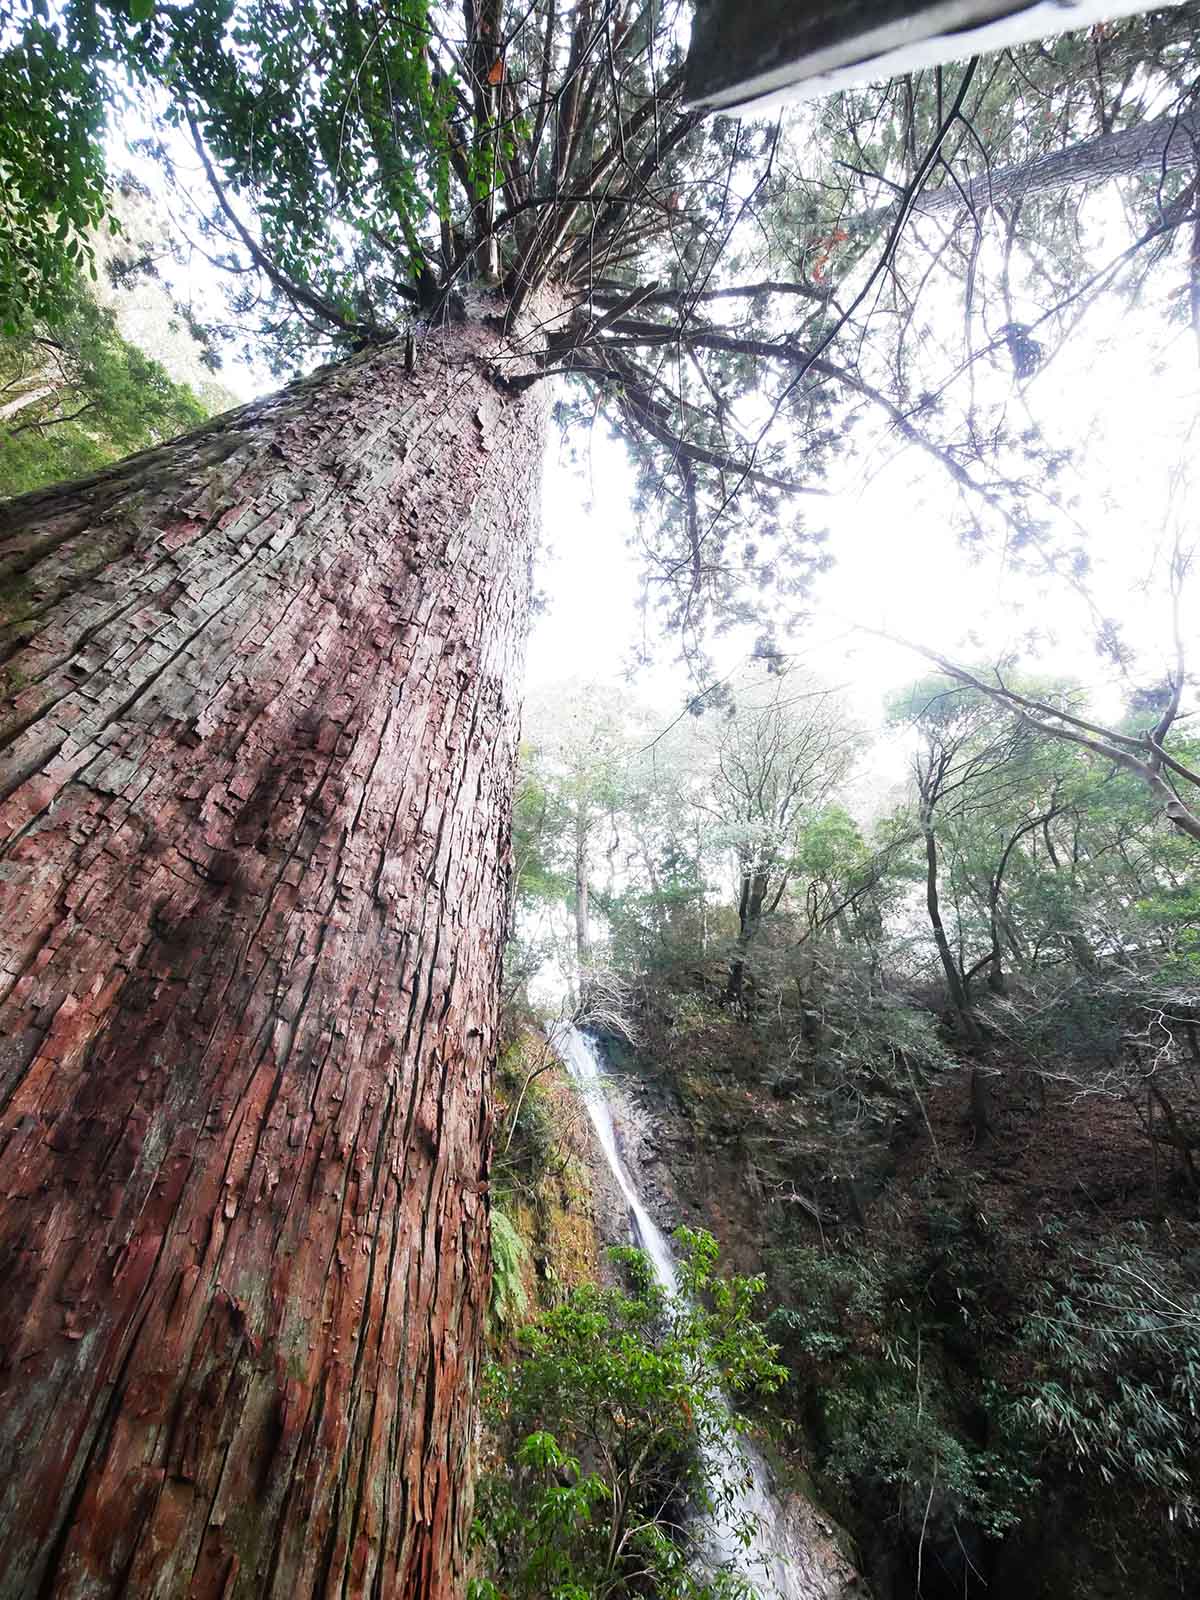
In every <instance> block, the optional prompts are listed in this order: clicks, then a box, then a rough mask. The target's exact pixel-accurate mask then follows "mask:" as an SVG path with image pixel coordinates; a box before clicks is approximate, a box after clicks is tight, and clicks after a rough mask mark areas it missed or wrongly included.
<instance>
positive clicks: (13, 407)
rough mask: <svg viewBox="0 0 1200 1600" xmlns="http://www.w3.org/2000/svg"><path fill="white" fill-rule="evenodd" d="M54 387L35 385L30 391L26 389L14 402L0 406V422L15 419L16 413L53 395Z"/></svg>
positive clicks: (46, 384) (50, 385) (45, 384)
mask: <svg viewBox="0 0 1200 1600" xmlns="http://www.w3.org/2000/svg"><path fill="white" fill-rule="evenodd" d="M54 390H55V385H54V384H52V383H40V384H35V385H34V386H33V388H32V389H26V390H25V391H24V392H23V393H21V394H19V395H18V396H17V398H16V399H15V400H8V401H6V402H5V404H4V405H0V422H7V420H8V419H9V417H15V416H16V415H17V414H18V412H21V411H24V410H25V408H26V407H27V406H31V405H35V404H36V403H37V401H39V400H44V399H45V398H46V396H47V395H50V394H53V393H54Z"/></svg>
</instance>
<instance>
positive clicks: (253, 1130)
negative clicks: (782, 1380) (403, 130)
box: [0, 321, 545, 1600]
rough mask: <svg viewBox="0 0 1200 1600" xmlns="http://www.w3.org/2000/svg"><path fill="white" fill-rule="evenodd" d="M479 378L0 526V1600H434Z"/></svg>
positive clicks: (520, 599) (305, 400) (353, 376)
mask: <svg viewBox="0 0 1200 1600" xmlns="http://www.w3.org/2000/svg"><path fill="white" fill-rule="evenodd" d="M511 357H512V351H511V348H509V349H504V348H502V340H501V336H500V335H499V334H498V333H497V331H496V329H495V327H494V326H492V325H489V324H488V323H487V322H486V321H471V322H467V323H465V324H461V325H457V326H454V327H451V328H448V329H445V330H443V331H441V332H439V333H435V334H431V335H429V336H428V337H427V338H426V339H425V341H424V344H423V349H422V355H421V361H420V362H419V364H418V366H417V370H416V372H415V374H413V373H410V372H408V371H406V370H405V360H404V348H403V343H402V342H401V341H397V342H396V343H394V344H392V345H390V346H388V347H386V348H384V349H381V350H376V351H371V352H368V353H366V354H364V355H363V356H360V357H357V358H355V359H354V360H352V361H349V362H347V363H345V364H344V365H341V366H338V367H333V368H328V369H325V370H324V371H322V372H321V373H318V374H316V375H314V376H313V377H310V378H306V379H303V380H301V381H300V382H299V383H297V384H294V385H292V386H291V387H290V388H288V389H286V390H284V391H283V392H282V393H281V394H280V395H277V396H274V397H272V398H270V399H268V400H264V401H261V402H258V403H256V404H254V405H252V406H249V407H245V408H243V409H242V410H240V411H237V412H234V413H231V414H230V415H229V416H228V417H226V418H222V419H218V420H217V421H216V422H214V423H212V424H209V425H208V426H206V427H205V428H203V429H201V430H199V431H198V432H197V433H195V434H193V435H190V436H188V437H186V438H184V439H181V440H179V441H176V442H175V443H174V444H172V445H169V446H166V447H164V448H161V449H157V450H154V451H149V452H146V453H145V454H143V455H142V456H140V457H136V458H133V459H131V460H130V461H129V462H126V463H123V464H122V465H121V466H120V467H117V468H113V469H110V470H109V471H107V472H105V473H102V474H100V475H98V476H97V477H96V478H94V479H91V480H88V481H87V482H83V483H79V484H75V485H67V486H65V487H63V488H61V489H57V490H52V491H49V492H46V493H40V494H37V495H32V496H26V497H24V498H23V499H22V500H20V501H16V502H13V504H12V506H11V507H10V508H9V509H8V511H7V513H6V515H5V516H4V518H3V530H2V533H0V571H3V573H4V578H3V588H2V589H0V595H2V596H3V610H4V613H5V614H6V615H5V622H6V626H5V627H4V629H3V631H2V632H0V642H2V643H3V649H2V650H0V659H3V660H4V661H5V662H6V666H5V667H4V669H3V677H2V678H0V692H3V694H4V695H5V697H6V698H5V701H4V704H3V708H2V709H3V717H2V720H0V1039H2V1041H3V1042H2V1043H0V1162H2V1164H0V1263H2V1270H3V1279H4V1283H5V1296H4V1300H3V1304H2V1305H0V1596H2V1597H4V1600H17V1597H18V1596H19V1597H22V1600H26V1597H30V1596H33V1595H38V1596H40V1597H42V1600H68V1597H69V1600H76V1597H78V1600H82V1597H83V1596H85V1595H86V1596H89V1597H110V1596H113V1597H115V1596H130V1597H132V1596H137V1597H138V1600H149V1597H164V1600H165V1597H177V1596H188V1597H194V1600H208V1597H216V1596H221V1597H229V1600H232V1597H246V1600H249V1597H254V1600H266V1597H269V1596H287V1597H289V1600H293V1597H308V1596H312V1597H316V1596H322V1597H325V1596H334V1595H337V1596H339V1597H358V1596H366V1595H377V1594H387V1595H388V1596H390V1597H393V1600H417V1597H421V1600H429V1597H433V1600H443V1597H444V1600H449V1597H450V1596H452V1595H454V1596H456V1595H458V1594H459V1593H460V1590H461V1583H462V1572H463V1561H464V1540H465V1535H466V1529H467V1522H468V1519H469V1513H470V1504H469V1501H470V1478H471V1473H470V1470H469V1454H470V1448H471V1433H472V1425H473V1387H474V1378H475V1373H476V1367H477V1362H478V1354H479V1343H480V1333H481V1326H482V1318H483V1312H484V1304H485V1297H486V1293H487V1287H488V1282H487V1280H488V1271H489V1264H488V1252H487V1201H486V1188H487V1161H488V1139H489V1111H488V1090H489V1084H490V1075H491V1069H492V1058H493V1054H494V1046H495V1033H496V1021H497V1015H496V1014H497V976H498V960H499V950H500V942H501V938H502V933H503V928H504V921H505V913H506V897H507V893H508V878H509V860H508V851H509V844H508V828H509V806H510V799H511V787H512V776H513V768H514V760H515V748H516V738H517V721H518V710H517V705H516V699H515V695H516V686H517V684H518V683H519V681H520V671H521V660H522V653H523V644H524V634H525V624H526V615H527V602H528V576H529V574H528V569H529V559H530V553H531V545H532V538H533V533H534V528H535V525H536V519H537V495H538V490H539V483H540V470H541V458H542V448H543V440H544V425H545V424H544V406H543V402H542V399H541V395H540V389H539V387H535V388H533V389H531V390H527V391H524V392H521V393H516V392H501V390H500V389H499V388H498V387H497V386H496V385H494V384H493V383H491V382H490V380H489V378H488V375H487V374H488V370H489V367H490V366H491V364H492V363H493V362H494V361H496V360H497V359H501V358H503V359H504V360H505V362H506V365H509V364H510V359H511ZM516 368H517V370H518V371H519V370H520V369H521V368H520V360H519V359H518V360H517V362H516Z"/></svg>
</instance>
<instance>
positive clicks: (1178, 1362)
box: [999, 1229, 1200, 1525]
mask: <svg viewBox="0 0 1200 1600" xmlns="http://www.w3.org/2000/svg"><path fill="white" fill-rule="evenodd" d="M1144 1239H1145V1234H1144V1230H1141V1229H1138V1230H1137V1237H1136V1238H1135V1239H1134V1240H1133V1241H1131V1242H1130V1243H1128V1244H1124V1245H1120V1246H1112V1247H1110V1248H1107V1249H1105V1250H1102V1251H1101V1252H1100V1253H1099V1254H1098V1255H1096V1256H1094V1257H1091V1258H1088V1257H1085V1256H1083V1255H1080V1254H1076V1256H1075V1258H1074V1266H1073V1270H1072V1272H1071V1274H1070V1276H1069V1277H1068V1278H1067V1279H1066V1281H1065V1282H1063V1283H1061V1284H1047V1285H1045V1286H1044V1287H1043V1289H1042V1291H1041V1293H1040V1295H1039V1300H1038V1304H1037V1306H1036V1308H1035V1310H1034V1311H1033V1313H1032V1315H1031V1316H1030V1317H1029V1319H1028V1323H1027V1330H1026V1333H1025V1336H1024V1339H1023V1341H1022V1345H1023V1349H1024V1351H1025V1353H1026V1355H1027V1356H1028V1358H1029V1360H1030V1365H1031V1372H1030V1375H1029V1376H1028V1377H1027V1378H1026V1379H1025V1380H1024V1381H1023V1382H1022V1384H1021V1385H1020V1387H1019V1390H1018V1391H1017V1393H1016V1394H1015V1395H1012V1394H1011V1393H1010V1394H1007V1395H1005V1396H1003V1398H1001V1399H1000V1401H999V1412H1000V1417H1001V1420H1002V1423H1003V1424H1004V1426H1005V1427H1006V1428H1007V1430H1008V1431H1009V1433H1010V1435H1012V1436H1013V1437H1014V1438H1015V1439H1019V1440H1023V1441H1025V1442H1026V1443H1027V1444H1028V1446H1029V1448H1031V1449H1032V1450H1035V1451H1037V1452H1039V1453H1040V1454H1042V1455H1044V1456H1048V1457H1050V1458H1051V1459H1053V1460H1056V1461H1058V1462H1059V1463H1061V1464H1064V1465H1065V1466H1066V1467H1067V1468H1068V1469H1069V1470H1070V1471H1072V1472H1075V1473H1084V1474H1088V1473H1093V1472H1094V1473H1097V1474H1098V1475H1099V1477H1100V1478H1101V1479H1102V1480H1103V1482H1104V1483H1105V1484H1122V1485H1129V1484H1133V1485H1138V1486H1140V1487H1141V1488H1142V1489H1144V1490H1146V1491H1149V1492H1150V1493H1152V1494H1153V1495H1154V1496H1155V1497H1156V1498H1158V1499H1159V1500H1161V1501H1162V1502H1163V1503H1164V1505H1165V1507H1166V1509H1167V1513H1168V1515H1169V1517H1170V1518H1171V1519H1172V1520H1175V1519H1178V1520H1180V1521H1181V1522H1183V1523H1184V1524H1192V1525H1194V1524H1196V1523H1197V1521H1198V1520H1200V1498H1198V1497H1200V1471H1198V1466H1197V1464H1198V1463H1200V1295H1197V1294H1196V1293H1194V1292H1191V1291H1189V1290H1187V1289H1186V1288H1184V1287H1182V1286H1179V1285H1176V1284H1174V1283H1172V1284H1167V1283H1164V1281H1163V1275H1162V1269H1161V1266H1160V1264H1159V1263H1157V1262H1156V1261H1155V1260H1154V1259H1153V1258H1148V1256H1147V1254H1146V1252H1145V1250H1144V1248H1142V1247H1141V1246H1142V1241H1143V1240H1144Z"/></svg>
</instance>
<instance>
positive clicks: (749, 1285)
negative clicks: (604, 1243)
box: [470, 1230, 783, 1600]
mask: <svg viewBox="0 0 1200 1600" xmlns="http://www.w3.org/2000/svg"><path fill="white" fill-rule="evenodd" d="M676 1242H677V1245H678V1247H679V1252H680V1255H679V1290H680V1292H679V1295H678V1296H677V1297H672V1296H669V1295H668V1294H667V1293H666V1292H665V1291H664V1290H663V1289H662V1287H661V1286H660V1285H659V1284H657V1283H656V1281H655V1279H654V1275H653V1272H652V1270H651V1267H650V1264H649V1262H648V1261H647V1259H646V1257H645V1256H644V1255H643V1254H642V1253H641V1252H640V1251H638V1250H634V1249H631V1248H618V1247H614V1248H613V1249H611V1250H610V1251H609V1252H608V1276H609V1277H610V1278H612V1279H614V1280H615V1281H611V1282H609V1283H608V1284H606V1285H604V1286H601V1285H599V1284H596V1283H583V1284H580V1285H578V1286H576V1287H575V1288H574V1289H572V1290H570V1291H569V1292H568V1293H566V1295H565V1296H564V1297H563V1298H562V1299H561V1300H560V1301H559V1302H558V1303H557V1304H555V1305H552V1306H550V1307H549V1308H548V1309H545V1310H543V1311H542V1312H541V1314H540V1315H538V1316H537V1317H536V1318H534V1319H532V1320H530V1321H529V1322H527V1323H526V1324H525V1325H524V1326H523V1327H522V1328H521V1329H520V1331H519V1333H518V1335H517V1342H516V1351H515V1354H514V1355H513V1356H512V1357H511V1359H510V1360H509V1361H508V1362H507V1363H500V1362H496V1363H493V1365H492V1366H491V1368H490V1369H489V1372H488V1377H487V1381H486V1387H485V1411H484V1415H485V1423H486V1425H487V1426H488V1427H489V1429H490V1443H489V1455H490V1463H489V1465H488V1466H487V1467H486V1468H485V1471H484V1473H483V1476H482V1478H481V1480H480V1485H479V1506H478V1515H477V1521H476V1540H477V1545H478V1550H479V1559H480V1564H481V1565H482V1566H483V1567H484V1568H485V1569H486V1570H488V1571H490V1572H492V1573H494V1574H495V1577H490V1576H489V1577H480V1578H477V1579H476V1580H475V1582H474V1584H473V1586H472V1589H471V1591H470V1593H471V1596H472V1600H499V1597H500V1596H502V1595H508V1596H512V1597H514V1600H516V1597H521V1600H541V1597H547V1596H549V1597H552V1600H582V1597H584V1596H613V1597H620V1596H634V1595H639V1594H645V1593H647V1592H650V1593H654V1594H664V1595H665V1594H671V1595H678V1596H680V1597H681V1600H682V1597H687V1600H717V1597H719V1596H727V1597H730V1600H733V1597H736V1596H739V1595H744V1594H745V1592H746V1587H745V1584H744V1583H743V1582H741V1581H740V1580H738V1579H737V1578H735V1577H733V1576H731V1575H730V1574H728V1573H724V1572H722V1571H721V1570H720V1568H719V1567H717V1568H715V1569H714V1568H712V1567H711V1566H710V1565H709V1564H708V1563H706V1562H704V1561H703V1560H702V1559H701V1556H702V1549H703V1547H702V1545H701V1544H700V1543H698V1538H697V1527H698V1526H699V1525H702V1519H703V1518H704V1516H705V1515H706V1514H707V1513H711V1512H712V1510H713V1509H714V1507H715V1506H716V1505H718V1504H720V1503H725V1504H726V1505H728V1506H731V1507H732V1508H733V1512H732V1515H733V1519H734V1530H733V1531H734V1534H735V1536H740V1535H744V1533H745V1532H746V1531H747V1530H743V1529H742V1528H741V1526H740V1522H741V1521H743V1520H745V1519H744V1514H739V1513H738V1512H737V1509H736V1505H737V1495H736V1487H737V1481H738V1477H739V1474H744V1471H745V1467H744V1463H743V1462H742V1461H741V1459H740V1457H739V1455H738V1450H737V1445H736V1437H737V1426H738V1425H737V1423H736V1422H735V1415H734V1414H733V1413H731V1412H730V1410H729V1403H728V1399H727V1397H728V1396H734V1397H744V1396H746V1395H747V1394H749V1393H762V1392H765V1391H769V1390H770V1389H772V1388H774V1387H776V1386H777V1385H778V1383H779V1381H780V1379H781V1378H782V1377H783V1370H782V1369H781V1368H780V1367H779V1366H778V1364H777V1363H776V1362H775V1360H774V1350H773V1347H772V1345H771V1344H770V1342H769V1340H768V1339H767V1337H766V1335H765V1334H764V1332H763V1330H762V1328H761V1326H760V1325H759V1324H758V1322H757V1321H756V1320H755V1318H754V1309H755V1301H756V1299H757V1298H758V1296H759V1294H760V1293H761V1290H762V1283H761V1281H760V1280H751V1279H747V1278H739V1277H736V1276H734V1277H729V1276H722V1275H720V1274H718V1272H717V1270H716V1267H717V1250H716V1245H715V1241H714V1240H713V1239H712V1238H711V1236H710V1235H707V1234H703V1233H694V1234H689V1233H687V1232H686V1231H684V1230H681V1231H680V1233H679V1235H678V1236H677V1241H676ZM698 1519H701V1522H700V1524H698Z"/></svg>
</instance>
